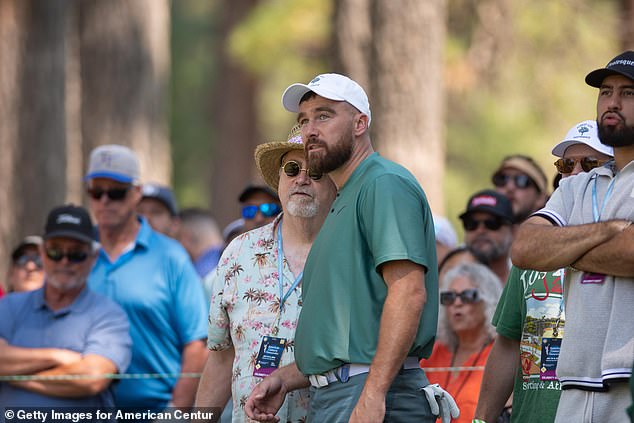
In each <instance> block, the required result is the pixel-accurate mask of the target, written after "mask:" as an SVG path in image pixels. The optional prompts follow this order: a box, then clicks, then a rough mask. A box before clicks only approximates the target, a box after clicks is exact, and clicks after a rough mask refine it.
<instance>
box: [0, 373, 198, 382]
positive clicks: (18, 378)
mask: <svg viewBox="0 0 634 423" xmlns="http://www.w3.org/2000/svg"><path fill="white" fill-rule="evenodd" d="M200 376H201V373H123V374H119V373H117V374H113V373H108V374H102V375H11V376H0V382H14V381H24V380H78V379H171V378H175V379H178V378H199V377H200Z"/></svg>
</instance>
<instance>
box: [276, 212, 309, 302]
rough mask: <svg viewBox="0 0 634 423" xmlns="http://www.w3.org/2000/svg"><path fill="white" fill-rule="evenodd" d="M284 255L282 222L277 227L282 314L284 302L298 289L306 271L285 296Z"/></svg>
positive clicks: (298, 277)
mask: <svg viewBox="0 0 634 423" xmlns="http://www.w3.org/2000/svg"><path fill="white" fill-rule="evenodd" d="M283 255H284V253H283V252H282V221H280V224H279V226H278V227H277V276H278V281H279V283H280V312H281V311H283V310H284V302H285V301H286V300H287V299H288V297H289V296H290V295H291V292H293V291H294V290H295V288H297V285H299V282H300V281H301V280H302V276H304V271H301V272H300V273H299V275H297V277H296V278H295V282H293V284H292V285H291V287H290V288H288V291H287V292H286V295H284V260H283V259H282V257H283Z"/></svg>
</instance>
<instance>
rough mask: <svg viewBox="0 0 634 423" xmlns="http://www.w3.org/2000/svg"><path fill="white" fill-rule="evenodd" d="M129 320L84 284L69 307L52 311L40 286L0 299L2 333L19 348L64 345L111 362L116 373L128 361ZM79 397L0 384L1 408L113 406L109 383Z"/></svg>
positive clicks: (10, 342)
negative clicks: (86, 395)
mask: <svg viewBox="0 0 634 423" xmlns="http://www.w3.org/2000/svg"><path fill="white" fill-rule="evenodd" d="M128 332H129V329H128V319H127V317H126V315H125V312H124V311H123V310H122V309H121V307H119V306H118V305H117V304H115V303H114V302H112V301H111V300H109V299H108V298H105V297H104V296H102V295H99V294H96V293H94V292H92V291H91V290H90V289H88V288H84V290H83V291H81V293H80V294H79V296H78V297H77V298H76V299H75V301H74V302H73V303H72V304H71V305H69V306H68V307H65V308H62V309H60V310H57V311H53V310H51V309H50V308H49V307H48V305H47V304H46V302H45V301H44V288H40V289H37V290H35V291H29V292H19V293H14V294H9V295H7V296H5V297H3V298H2V299H1V300H0V338H2V339H4V340H5V341H7V343H9V344H10V345H12V346H15V347H23V348H63V349H67V350H72V351H76V352H78V353H81V354H84V355H86V354H97V355H100V356H102V357H105V358H107V359H109V360H110V361H112V362H113V363H114V364H115V365H116V366H117V369H118V370H119V372H123V371H125V369H126V368H127V367H128V364H129V363H130V347H131V341H130V336H129V334H128ZM112 386H113V385H110V388H108V389H106V390H104V391H102V392H100V393H99V394H97V395H93V396H88V397H81V398H56V397H50V396H45V395H41V394H37V393H34V392H31V391H27V390H24V389H21V388H16V387H13V386H12V385H10V384H8V383H0V405H2V406H5V407H23V406H31V407H112V406H114V401H113V397H112V392H111V388H112Z"/></svg>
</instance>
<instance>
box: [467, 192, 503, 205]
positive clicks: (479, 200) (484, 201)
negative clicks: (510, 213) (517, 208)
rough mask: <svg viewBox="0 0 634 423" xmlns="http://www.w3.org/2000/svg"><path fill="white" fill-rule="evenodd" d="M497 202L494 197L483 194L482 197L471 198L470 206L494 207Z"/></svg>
mask: <svg viewBox="0 0 634 423" xmlns="http://www.w3.org/2000/svg"><path fill="white" fill-rule="evenodd" d="M497 203H498V201H497V199H496V198H495V197H492V196H489V195H484V196H482V197H476V198H474V199H473V200H471V207H478V206H490V207H495V206H496V205H497Z"/></svg>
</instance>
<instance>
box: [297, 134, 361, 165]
mask: <svg viewBox="0 0 634 423" xmlns="http://www.w3.org/2000/svg"><path fill="white" fill-rule="evenodd" d="M310 143H311V142H310V141H309V142H308V144H310ZM353 143H354V138H353V137H352V134H351V133H350V134H343V135H342V136H341V137H340V138H339V139H338V140H337V143H336V144H335V145H334V146H332V147H329V146H328V145H326V143H324V142H323V141H319V140H315V141H313V144H317V145H319V146H320V147H321V148H322V149H323V151H322V152H313V153H312V155H311V151H310V150H308V149H307V150H306V160H307V161H308V167H309V168H311V169H313V170H315V171H317V172H321V173H329V172H332V171H333V170H337V169H339V168H340V167H341V166H343V165H344V164H345V163H346V162H347V161H348V160H350V157H351V156H352V145H353Z"/></svg>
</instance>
